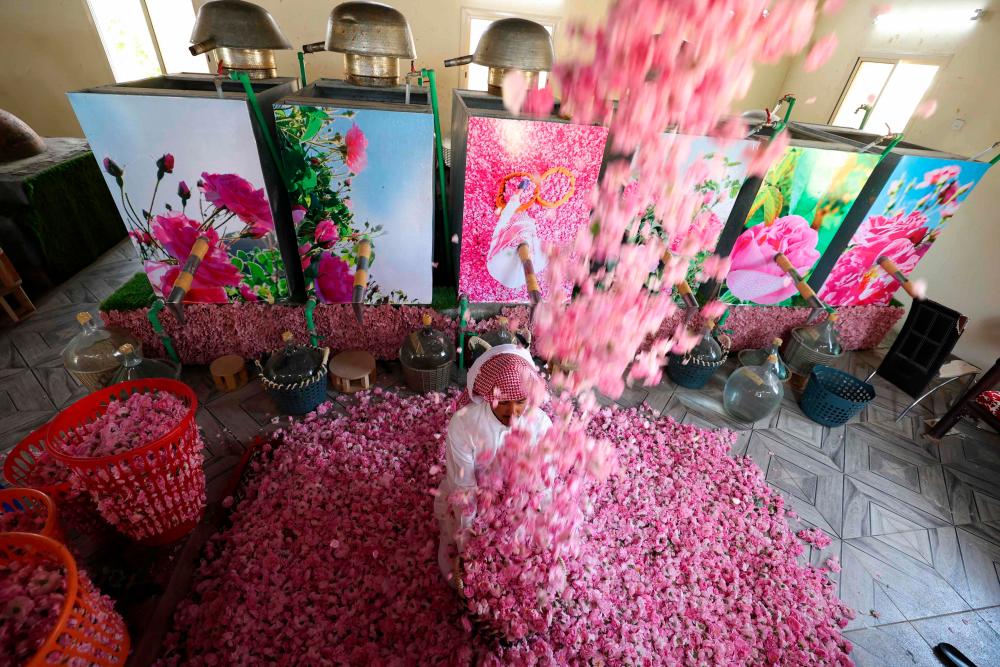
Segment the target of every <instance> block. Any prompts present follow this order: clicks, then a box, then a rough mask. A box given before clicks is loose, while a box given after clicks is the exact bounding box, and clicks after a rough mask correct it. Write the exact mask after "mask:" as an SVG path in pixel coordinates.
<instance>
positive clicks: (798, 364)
mask: <svg viewBox="0 0 1000 667" xmlns="http://www.w3.org/2000/svg"><path fill="white" fill-rule="evenodd" d="M808 328H809V327H797V328H795V329H792V335H791V336H790V337H789V338H788V340H787V341H786V342H785V347H784V349H783V350H782V351H781V357H782V359H784V360H785V365H786V366H788V368H789V370H791V371H792V373H794V374H796V375H800V376H806V377H808V376H809V373H810V372H812V369H813V367H814V366H816V365H817V364H823V365H824V366H836V361H837V359H839V358H840V357H841V356H843V352H841V353H840V354H827V353H825V352H817V351H816V350H814V349H812V348H811V347H810V346H809V344H808V343H807V342H806V340H805V337H804V336H803V333H802V332H803V331H805V330H807V329H808Z"/></svg>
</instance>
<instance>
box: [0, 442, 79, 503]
mask: <svg viewBox="0 0 1000 667" xmlns="http://www.w3.org/2000/svg"><path fill="white" fill-rule="evenodd" d="M48 433H49V425H48V424H44V425H42V426H40V427H39V428H37V429H35V430H34V431H32V432H31V434H30V435H28V437H26V438H25V439H24V440H22V441H21V442H19V443H17V444H16V445H14V447H13V448H12V449H11V450H10V453H9V454H7V458H6V459H5V460H4V462H3V476H4V479H6V480H7V481H8V482H10V484H11V485H12V486H23V487H28V488H31V489H35V490H37V491H41V492H42V493H44V494H46V495H47V496H49V497H51V498H52V499H53V500H55V501H56V502H59V501H60V500H61V499H62V498H63V497H64V496H65V495H66V493H68V492H69V481H68V480H67V481H65V482H60V483H58V484H35V483H33V482H31V481H29V480H30V478H31V472H32V470H34V469H35V467H36V466H37V465H38V464H39V461H40V460H42V458H43V457H50V458H53V459H54V458H55V457H52V455H51V454H49V453H48V452H47V451H46V446H45V439H46V437H47V436H48ZM66 474H67V476H68V475H69V470H68V469H67V471H66Z"/></svg>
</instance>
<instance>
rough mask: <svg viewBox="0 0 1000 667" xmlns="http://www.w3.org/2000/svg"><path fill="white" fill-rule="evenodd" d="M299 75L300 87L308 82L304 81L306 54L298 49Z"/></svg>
mask: <svg viewBox="0 0 1000 667" xmlns="http://www.w3.org/2000/svg"><path fill="white" fill-rule="evenodd" d="M299 76H300V77H301V78H302V87H303V88H305V87H306V86H308V85H309V84H308V83H307V82H306V54H304V53H302V52H301V51H299Z"/></svg>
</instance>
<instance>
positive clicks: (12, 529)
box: [0, 488, 64, 542]
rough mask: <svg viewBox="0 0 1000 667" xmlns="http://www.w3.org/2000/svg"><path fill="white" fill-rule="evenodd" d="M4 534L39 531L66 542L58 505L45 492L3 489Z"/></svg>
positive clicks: (1, 525)
mask: <svg viewBox="0 0 1000 667" xmlns="http://www.w3.org/2000/svg"><path fill="white" fill-rule="evenodd" d="M0 533H38V534H39V535H44V536H45V537H51V538H52V539H54V540H56V541H57V542H63V541H64V540H63V532H62V528H61V527H60V525H59V515H58V514H57V512H56V504H55V503H54V502H52V499H51V498H49V497H48V496H47V495H45V494H44V493H42V492H41V491H36V490H34V489H19V488H15V489H4V490H2V491H0Z"/></svg>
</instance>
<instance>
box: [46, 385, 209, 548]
mask: <svg viewBox="0 0 1000 667" xmlns="http://www.w3.org/2000/svg"><path fill="white" fill-rule="evenodd" d="M197 410H198V399H197V397H196V396H195V394H194V392H193V391H192V390H191V388H190V387H188V386H187V385H186V384H184V383H183V382H178V381H177V380H169V379H165V378H156V379H148V380H132V381H130V382H121V383H119V384H115V385H111V386H110V387H107V388H105V389H102V390H100V391H96V392H94V393H92V394H90V395H89V396H86V397H84V398H82V399H80V400H79V401H77V402H76V403H74V404H73V405H71V406H69V407H68V408H66V409H65V410H63V411H62V412H60V413H59V414H58V415H56V417H55V419H53V420H52V422H51V423H50V424H49V432H48V438H47V442H48V449H49V453H50V454H51V455H52V456H53V457H54V458H55V459H56V460H58V461H59V462H60V463H62V464H63V465H65V466H66V467H68V468H69V469H70V470H72V471H73V472H74V473H75V474H76V475H77V476H78V478H79V479H80V481H81V482H82V484H83V485H84V487H85V488H86V489H87V491H88V492H89V493H90V495H91V497H92V498H93V499H94V502H95V503H96V504H97V508H98V511H99V512H100V513H101V516H102V517H104V519H105V521H107V522H108V523H110V524H111V525H112V526H114V527H115V528H117V529H118V530H120V531H121V532H123V533H124V534H126V535H128V536H129V537H131V538H132V539H135V540H138V541H141V542H143V543H145V544H151V545H155V544H167V543H169V542H173V541H175V540H177V539H180V538H181V537H183V536H184V535H187V534H188V533H189V532H190V531H191V529H192V528H194V526H195V525H196V524H197V523H198V522H199V521H200V520H201V517H202V515H203V514H204V511H205V471H204V469H203V468H202V452H203V449H204V443H203V442H202V439H201V435H200V434H199V432H198V425H197V424H196V422H195V413H196V412H197Z"/></svg>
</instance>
